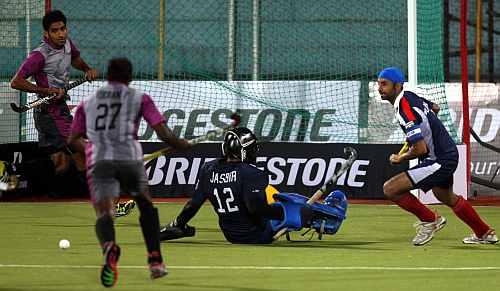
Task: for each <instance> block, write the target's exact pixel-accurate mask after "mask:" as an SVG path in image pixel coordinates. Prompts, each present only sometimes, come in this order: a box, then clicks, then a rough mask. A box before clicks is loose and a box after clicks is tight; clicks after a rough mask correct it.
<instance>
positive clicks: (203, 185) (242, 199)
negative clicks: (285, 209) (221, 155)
mask: <svg viewBox="0 0 500 291" xmlns="http://www.w3.org/2000/svg"><path fill="white" fill-rule="evenodd" d="M267 185H268V177H267V174H266V173H265V172H264V171H261V170H259V169H257V168H256V167H255V166H253V165H250V164H247V163H239V162H235V163H233V162H226V161H224V160H222V159H217V160H214V161H210V162H207V163H205V164H204V165H203V167H202V168H201V170H200V173H199V175H198V183H197V184H196V188H195V193H194V195H193V197H192V202H193V204H194V205H201V204H202V203H203V201H205V200H206V199H208V200H210V203H211V204H212V206H213V208H214V210H215V212H216V213H217V215H218V216H219V226H220V228H221V230H222V231H223V233H224V236H225V237H226V239H227V240H228V241H230V242H236V243H244V242H249V243H252V242H255V241H256V238H258V237H260V236H261V235H262V233H263V232H265V231H267V230H266V227H267V224H268V220H267V219H265V218H264V217H262V215H259V214H258V211H256V210H257V209H259V208H262V207H263V205H267V202H266V194H265V188H266V186H267Z"/></svg>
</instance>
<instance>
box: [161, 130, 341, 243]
mask: <svg viewBox="0 0 500 291" xmlns="http://www.w3.org/2000/svg"><path fill="white" fill-rule="evenodd" d="M258 149H259V146H258V144H257V138H256V137H255V135H254V134H253V133H252V132H251V131H250V130H249V129H247V128H243V127H242V128H235V129H233V130H230V131H228V132H227V133H226V134H225V136H224V142H223V144H222V153H223V158H221V159H217V160H214V161H210V162H207V163H205V164H204V165H203V167H202V169H201V170H200V174H199V176H198V181H197V184H196V188H195V193H194V195H193V197H192V199H191V200H189V201H188V202H187V203H186V205H185V206H184V209H183V210H182V212H181V213H180V214H179V215H178V216H177V218H176V219H175V220H174V221H173V222H171V223H170V224H169V225H167V226H165V227H164V228H162V229H161V232H160V239H161V240H162V241H163V240H171V239H176V238H181V237H189V236H194V234H195V228H194V227H191V226H189V225H187V223H188V222H189V220H191V218H193V217H194V216H195V215H196V213H197V212H198V210H199V209H200V207H201V205H202V204H203V202H204V201H205V200H207V199H209V200H210V203H211V204H212V206H213V208H214V210H215V211H216V213H217V215H218V216H219V226H220V228H221V230H222V232H223V233H224V236H225V238H226V239H227V240H228V241H229V242H231V243H242V244H245V243H247V244H267V243H271V242H272V241H273V236H274V234H276V233H277V232H278V231H279V230H280V229H282V228H285V227H286V228H287V229H288V230H300V229H301V228H302V227H306V228H310V229H314V230H315V231H316V232H318V233H319V235H320V238H321V236H322V235H323V234H335V233H336V232H337V230H338V229H339V227H340V225H341V223H342V221H343V220H344V218H345V211H346V209H347V200H346V199H345V195H344V193H342V192H341V191H334V192H332V193H330V194H329V195H328V196H327V197H326V199H325V203H324V204H322V203H314V204H313V205H308V204H307V203H306V201H307V197H305V196H302V195H299V194H291V193H277V191H276V190H275V189H274V188H273V187H272V186H268V176H267V174H266V173H265V172H264V171H262V170H259V169H258V168H256V167H255V166H254V163H255V160H256V155H257V151H258ZM266 194H267V195H266Z"/></svg>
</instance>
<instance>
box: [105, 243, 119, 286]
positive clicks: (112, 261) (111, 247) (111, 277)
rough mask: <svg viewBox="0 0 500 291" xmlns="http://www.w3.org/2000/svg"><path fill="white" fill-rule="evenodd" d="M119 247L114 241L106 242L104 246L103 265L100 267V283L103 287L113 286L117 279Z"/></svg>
mask: <svg viewBox="0 0 500 291" xmlns="http://www.w3.org/2000/svg"><path fill="white" fill-rule="evenodd" d="M119 258H120V247H119V246H118V245H117V244H115V243H114V242H108V243H107V244H106V245H105V247H104V265H103V266H102V269H101V283H102V285H103V286H104V287H113V286H114V285H115V284H116V281H117V280H118V269H117V264H118V259H119Z"/></svg>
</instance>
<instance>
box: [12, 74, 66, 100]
mask: <svg viewBox="0 0 500 291" xmlns="http://www.w3.org/2000/svg"><path fill="white" fill-rule="evenodd" d="M10 87H11V88H12V89H16V90H20V91H23V92H28V93H36V94H39V95H41V96H47V95H50V94H57V95H58V96H63V95H64V90H63V89H62V88H45V87H40V86H37V85H35V84H33V83H31V82H30V81H28V80H26V79H25V78H23V77H22V76H21V75H20V74H19V72H18V73H17V74H16V75H15V76H14V78H12V80H11V81H10Z"/></svg>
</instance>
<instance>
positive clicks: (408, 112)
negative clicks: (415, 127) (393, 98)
mask: <svg viewBox="0 0 500 291" xmlns="http://www.w3.org/2000/svg"><path fill="white" fill-rule="evenodd" d="M401 106H402V108H403V112H404V113H405V115H406V117H408V119H409V121H415V120H416V118H415V115H413V112H412V111H411V107H410V103H408V100H406V97H405V96H403V98H401Z"/></svg>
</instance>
